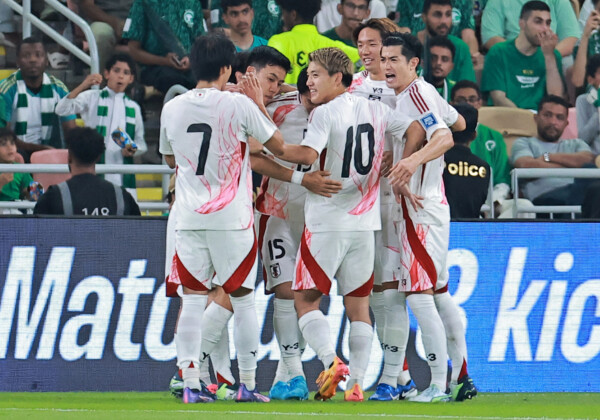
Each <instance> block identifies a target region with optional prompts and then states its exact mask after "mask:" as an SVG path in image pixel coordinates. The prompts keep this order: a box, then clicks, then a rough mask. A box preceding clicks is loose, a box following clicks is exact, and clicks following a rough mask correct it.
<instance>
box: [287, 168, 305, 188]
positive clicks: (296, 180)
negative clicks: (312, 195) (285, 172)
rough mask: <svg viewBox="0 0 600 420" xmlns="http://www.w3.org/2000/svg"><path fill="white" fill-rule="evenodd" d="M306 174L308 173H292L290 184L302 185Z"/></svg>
mask: <svg viewBox="0 0 600 420" xmlns="http://www.w3.org/2000/svg"><path fill="white" fill-rule="evenodd" d="M305 174H306V172H300V171H294V172H293V173H292V179H291V180H290V182H291V183H292V184H298V185H302V179H304V175H305Z"/></svg>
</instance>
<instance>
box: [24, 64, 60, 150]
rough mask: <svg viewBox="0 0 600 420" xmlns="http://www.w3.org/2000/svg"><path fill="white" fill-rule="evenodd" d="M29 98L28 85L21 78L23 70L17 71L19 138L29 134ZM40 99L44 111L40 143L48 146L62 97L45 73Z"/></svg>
mask: <svg viewBox="0 0 600 420" xmlns="http://www.w3.org/2000/svg"><path fill="white" fill-rule="evenodd" d="M28 97H29V94H28V93H27V85H26V84H25V81H24V80H23V77H22V76H21V70H19V71H17V105H16V111H15V115H16V124H15V134H16V135H17V137H21V136H24V135H26V134H27V121H28V120H29V119H31V115H30V112H29V98H28ZM40 99H41V110H42V135H41V138H40V141H41V143H42V144H47V143H48V142H49V141H50V137H51V136H52V124H53V122H54V119H55V118H56V115H55V114H54V108H55V107H56V103H57V102H58V101H59V100H60V97H59V95H58V92H56V91H55V90H54V89H52V82H51V81H50V77H48V75H47V74H46V73H44V76H43V80H42V88H41V89H40Z"/></svg>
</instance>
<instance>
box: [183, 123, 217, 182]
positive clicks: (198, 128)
mask: <svg viewBox="0 0 600 420" xmlns="http://www.w3.org/2000/svg"><path fill="white" fill-rule="evenodd" d="M187 132H188V133H202V134H203V136H202V144H201V145H200V153H198V168H197V169H196V175H204V166H206V158H207V157H208V146H210V137H211V136H212V128H211V127H210V125H208V124H205V123H201V124H192V125H190V126H189V127H188V129H187Z"/></svg>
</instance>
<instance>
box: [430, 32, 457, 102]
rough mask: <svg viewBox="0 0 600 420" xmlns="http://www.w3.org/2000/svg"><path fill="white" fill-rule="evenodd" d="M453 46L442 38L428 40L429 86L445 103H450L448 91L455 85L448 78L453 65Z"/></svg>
mask: <svg viewBox="0 0 600 420" xmlns="http://www.w3.org/2000/svg"><path fill="white" fill-rule="evenodd" d="M455 51H456V50H455V49H454V44H453V43H452V42H451V41H450V40H449V39H448V38H446V37H444V36H434V37H433V38H431V39H430V40H429V57H430V59H431V62H430V64H431V73H430V79H431V82H430V83H431V84H432V85H433V86H434V87H435V89H436V90H437V91H438V93H439V94H440V96H441V97H442V98H444V100H445V101H446V102H450V91H451V90H452V87H453V86H454V85H455V84H456V82H455V81H454V80H451V79H449V78H448V74H450V72H451V71H452V68H453V67H454V63H452V59H453V58H454V52H455Z"/></svg>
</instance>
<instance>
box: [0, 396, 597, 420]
mask: <svg viewBox="0 0 600 420" xmlns="http://www.w3.org/2000/svg"><path fill="white" fill-rule="evenodd" d="M342 395H343V394H341V392H340V393H338V395H337V396H336V397H335V398H334V399H333V400H331V401H328V402H319V401H312V400H311V401H302V402H300V401H290V402H288V401H274V402H271V403H269V404H257V403H253V404H240V403H235V402H230V401H217V402H215V403H212V404H193V405H192V404H189V405H184V404H182V403H181V402H180V401H178V400H176V399H175V398H174V397H172V396H171V395H169V394H168V393H166V392H145V393H142V392H120V393H117V392H105V393H93V392H70V393H56V392H48V393H0V419H13V418H14V419H25V420H31V419H109V420H117V419H128V420H130V419H188V418H189V419H192V418H193V419H197V420H198V419H203V418H210V419H216V420H237V419H241V418H243V419H257V420H266V419H278V420H291V419H299V418H304V419H306V418H315V417H319V418H320V417H326V418H327V419H365V420H367V419H394V418H398V419H411V418H414V419H435V418H446V419H501V418H551V419H557V418H561V419H564V418H599V417H600V394H583V393H580V394H574V393H571V394H567V393H555V394H551V393H544V394H533V393H519V394H480V395H479V396H477V398H475V399H473V400H472V401H465V402H462V403H446V404H444V403H438V404H419V403H410V402H405V401H393V402H387V403H386V402H383V403H382V402H370V401H367V402H364V403H346V402H344V401H343V396H342ZM225 416H227V418H226V417H225Z"/></svg>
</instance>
